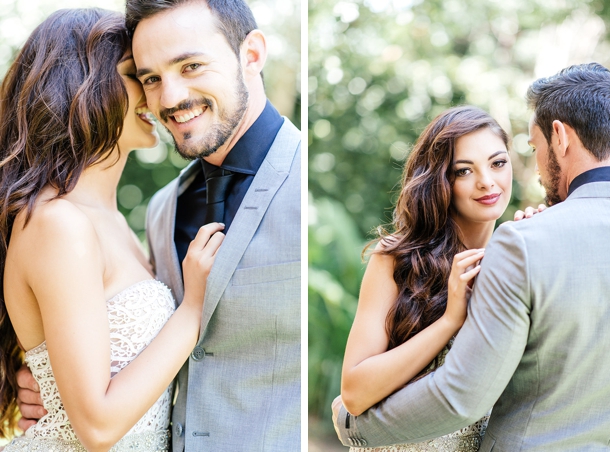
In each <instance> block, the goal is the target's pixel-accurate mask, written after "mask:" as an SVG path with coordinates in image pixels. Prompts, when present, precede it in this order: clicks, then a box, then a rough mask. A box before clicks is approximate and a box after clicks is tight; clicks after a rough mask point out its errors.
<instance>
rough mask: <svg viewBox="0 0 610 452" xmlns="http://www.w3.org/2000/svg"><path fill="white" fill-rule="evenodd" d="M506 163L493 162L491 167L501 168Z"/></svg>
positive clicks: (500, 161) (502, 161)
mask: <svg viewBox="0 0 610 452" xmlns="http://www.w3.org/2000/svg"><path fill="white" fill-rule="evenodd" d="M506 163H507V161H506V160H496V161H495V162H493V167H494V168H502V167H503V166H504V165H506Z"/></svg>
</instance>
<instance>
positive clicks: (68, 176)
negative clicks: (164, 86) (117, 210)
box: [0, 8, 130, 438]
mask: <svg viewBox="0 0 610 452" xmlns="http://www.w3.org/2000/svg"><path fill="white" fill-rule="evenodd" d="M129 45H130V42H129V38H128V35H127V30H126V28H125V18H124V16H123V15H122V14H120V13H116V12H111V11H106V10H103V9H98V8H91V9H70V10H59V11H56V12H54V13H53V14H51V15H50V16H49V17H48V18H47V19H46V20H45V21H44V22H43V23H42V24H40V25H39V26H38V27H37V28H36V29H35V30H34V31H33V32H32V34H31V35H30V37H29V39H28V40H27V42H26V43H25V45H24V47H23V48H22V49H21V51H20V52H19V54H18V55H17V58H16V59H15V61H14V62H13V64H12V65H11V67H10V68H9V70H8V72H7V74H6V77H5V79H4V81H3V83H2V87H1V88H0V437H5V438H7V437H10V436H12V435H13V434H14V429H15V427H16V421H17V418H18V410H17V403H16V396H17V385H16V378H15V373H16V371H17V370H18V368H19V367H20V366H21V364H22V353H21V350H20V348H19V345H18V342H17V337H16V335H15V331H14V330H13V327H12V325H11V322H10V320H9V318H8V315H7V311H6V304H5V301H4V283H5V281H4V269H5V264H6V253H7V249H8V245H9V239H10V235H11V230H12V227H13V223H14V221H15V217H16V216H17V214H19V213H20V212H22V211H24V210H25V211H26V212H27V213H26V224H27V222H28V220H29V219H30V217H31V215H32V209H33V207H34V204H35V202H36V199H37V197H38V195H39V193H40V191H41V190H42V189H43V188H44V187H45V186H51V187H53V188H54V189H56V190H57V193H58V195H57V196H58V197H59V196H62V195H65V194H66V193H69V192H70V191H71V190H72V189H73V188H74V186H75V185H76V182H77V181H78V179H79V177H80V175H81V174H82V172H83V171H84V170H85V168H87V167H89V166H91V165H94V164H96V163H99V162H101V161H103V160H104V159H106V158H108V156H109V155H110V154H111V151H112V150H113V149H114V148H115V147H116V146H117V142H118V139H119V137H120V135H121V133H122V130H123V120H124V118H125V115H126V113H127V103H128V101H127V91H126V90H125V87H124V85H123V81H122V79H121V76H120V74H119V73H118V71H117V69H116V65H117V64H118V63H119V61H120V59H121V57H122V56H123V55H124V54H125V52H126V51H127V49H128V48H129Z"/></svg>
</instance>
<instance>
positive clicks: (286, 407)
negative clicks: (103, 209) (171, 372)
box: [126, 0, 301, 452]
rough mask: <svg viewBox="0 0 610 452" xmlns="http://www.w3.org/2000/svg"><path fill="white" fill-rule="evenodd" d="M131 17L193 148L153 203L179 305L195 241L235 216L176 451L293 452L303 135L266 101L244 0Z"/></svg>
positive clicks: (177, 133)
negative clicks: (209, 226)
mask: <svg viewBox="0 0 610 452" xmlns="http://www.w3.org/2000/svg"><path fill="white" fill-rule="evenodd" d="M126 16H127V27H128V29H130V30H131V31H133V54H134V60H135V63H136V67H137V69H138V70H137V74H136V75H137V77H138V79H139V80H140V81H141V82H142V85H143V86H144V91H145V93H146V98H147V102H148V107H149V108H150V110H151V111H152V112H153V114H154V115H155V116H156V117H157V118H159V119H160V121H161V123H162V124H163V125H164V126H166V127H167V128H168V130H169V131H170V132H171V134H172V136H173V138H174V140H175V143H176V149H177V150H178V152H179V153H180V154H182V155H183V156H184V157H186V158H191V159H195V161H194V162H193V163H192V164H191V165H190V166H188V167H187V168H186V169H185V170H184V171H183V172H182V173H181V175H180V176H179V177H178V178H177V179H176V180H174V181H173V182H171V183H170V184H169V185H168V186H166V187H165V188H164V189H162V190H161V191H160V192H159V193H157V194H156V195H155V197H153V199H152V200H151V202H150V205H149V212H148V222H147V232H148V239H149V245H150V251H151V257H152V260H153V262H154V266H155V270H156V273H157V277H158V278H159V279H160V280H161V281H163V282H165V283H166V284H167V285H168V286H169V287H170V288H171V289H172V291H173V293H174V295H175V296H176V299H177V301H178V302H180V300H181V299H182V297H183V294H184V287H183V283H182V275H181V271H180V263H181V262H182V259H183V258H184V256H185V254H186V250H187V248H188V245H189V243H190V241H191V240H192V239H193V238H194V236H195V235H196V233H197V231H198V229H199V228H200V227H201V226H202V225H203V224H205V223H208V222H210V221H219V222H223V223H224V224H225V230H224V233H225V234H226V237H225V239H224V242H223V244H222V246H221V247H220V249H219V251H218V253H217V254H216V257H215V262H214V265H213V268H212V271H211V273H210V275H209V278H208V280H207V287H206V295H205V303H204V311H203V318H202V324H201V333H200V338H199V342H198V344H197V346H196V347H195V348H194V350H193V352H192V354H191V357H190V359H189V361H188V362H187V363H185V365H184V367H183V369H182V370H181V372H180V374H179V377H178V395H177V401H176V404H175V406H174V409H173V414H172V436H173V439H172V441H173V450H174V451H182V450H186V451H206V450H209V451H222V450H226V451H261V452H262V451H278V452H280V451H281V452H285V451H286V450H290V449H292V448H294V444H300V268H301V266H300V246H301V243H300V225H301V221H300V220H301V214H300V142H301V140H300V132H299V130H298V129H297V128H296V127H295V126H294V125H292V124H291V123H290V121H289V120H288V119H285V118H282V117H281V116H280V115H279V114H278V113H277V111H276V110H275V108H273V106H272V105H271V104H270V103H269V102H268V101H267V99H266V96H265V92H264V86H263V80H262V76H261V71H262V69H263V66H264V63H265V57H266V45H265V38H264V35H263V34H262V33H261V32H260V31H259V30H258V29H257V26H256V22H255V21H254V18H253V16H252V12H251V11H250V9H249V7H248V5H247V4H246V3H245V1H243V0H223V1H218V0H207V1H206V0H196V1H192V0H187V1H185V0H174V1H163V2H160V1H155V0H128V1H127V9H126ZM214 178H216V181H214V180H213V179H214ZM214 183H220V185H224V188H225V189H226V190H225V193H223V194H222V195H218V191H217V192H216V194H214V195H211V192H212V186H213V184H214ZM214 189H215V190H220V189H218V188H214ZM211 196H212V197H213V198H214V199H210V197H211ZM219 196H220V198H219ZM218 201H219V202H220V204H222V206H221V209H220V210H221V211H220V214H219V213H218V212H216V213H215V214H212V215H211V210H212V203H216V202H218ZM217 208H218V206H215V207H214V209H215V210H218V209H217ZM218 214H219V215H220V216H217V217H214V216H213V215H218Z"/></svg>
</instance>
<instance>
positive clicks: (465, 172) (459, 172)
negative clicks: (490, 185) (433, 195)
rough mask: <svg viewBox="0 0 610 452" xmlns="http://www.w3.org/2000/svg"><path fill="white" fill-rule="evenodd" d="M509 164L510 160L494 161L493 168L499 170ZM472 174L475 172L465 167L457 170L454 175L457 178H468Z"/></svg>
mask: <svg viewBox="0 0 610 452" xmlns="http://www.w3.org/2000/svg"><path fill="white" fill-rule="evenodd" d="M507 163H508V160H506V159H498V160H494V161H493V162H492V164H491V167H492V168H495V169H499V168H503V167H504V166H505V165H506V164H507ZM472 172H473V170H472V168H469V167H463V168H457V169H456V170H455V171H454V174H455V176H456V177H464V176H468V175H469V174H471V173H472Z"/></svg>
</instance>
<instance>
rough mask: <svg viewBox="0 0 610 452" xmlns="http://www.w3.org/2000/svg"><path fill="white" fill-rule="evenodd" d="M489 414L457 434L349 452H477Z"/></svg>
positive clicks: (352, 448)
mask: <svg viewBox="0 0 610 452" xmlns="http://www.w3.org/2000/svg"><path fill="white" fill-rule="evenodd" d="M452 343H453V340H451V342H450V343H449V347H450V346H451V344H452ZM449 347H445V348H444V349H443V350H442V351H441V352H440V354H439V358H440V359H439V366H441V365H443V363H444V362H445V356H446V355H447V352H448V351H449ZM428 370H429V371H430V372H432V370H434V369H433V368H432V366H431V367H430V368H429V369H428ZM490 413H491V412H490ZM490 413H487V415H486V416H484V417H483V418H482V419H479V420H478V421H477V422H475V423H474V424H472V425H469V426H468V427H464V428H463V429H460V430H458V431H457V432H453V433H450V434H448V435H445V436H441V437H439V438H434V439H431V440H428V441H424V442H422V443H413V444H394V445H392V446H383V447H351V448H350V452H429V451H430V452H431V451H434V452H477V451H478V450H479V447H481V441H482V440H483V436H484V435H485V429H487V422H488V421H489V414H490Z"/></svg>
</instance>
